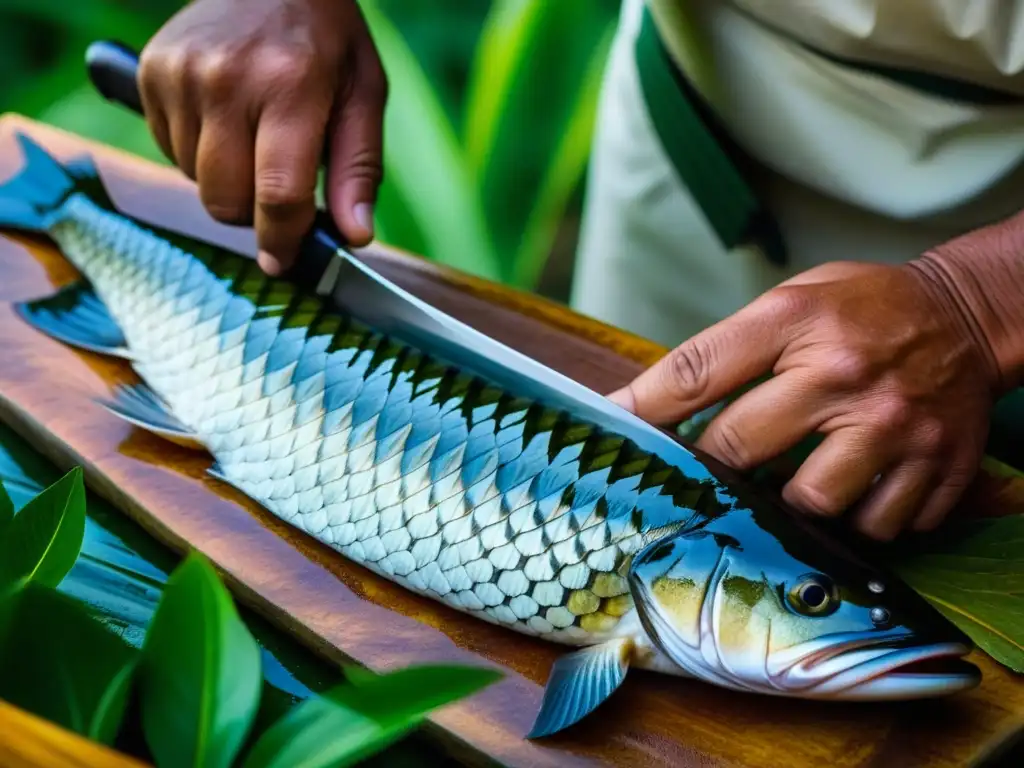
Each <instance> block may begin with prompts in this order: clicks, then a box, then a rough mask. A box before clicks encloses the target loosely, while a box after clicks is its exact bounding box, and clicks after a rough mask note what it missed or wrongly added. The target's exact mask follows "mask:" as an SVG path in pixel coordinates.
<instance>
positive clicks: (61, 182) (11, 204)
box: [0, 131, 113, 232]
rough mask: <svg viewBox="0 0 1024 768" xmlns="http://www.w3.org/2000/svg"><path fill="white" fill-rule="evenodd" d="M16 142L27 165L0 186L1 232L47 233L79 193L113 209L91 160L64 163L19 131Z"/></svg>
mask: <svg viewBox="0 0 1024 768" xmlns="http://www.w3.org/2000/svg"><path fill="white" fill-rule="evenodd" d="M15 138H16V139H17V141H18V144H19V145H20V146H21V150H22V153H23V155H24V157H25V162H24V164H23V165H22V167H21V170H20V171H18V173H16V174H15V175H14V176H13V177H12V178H10V179H8V180H7V181H5V182H3V183H0V228H3V229H17V230H21V231H23V232H46V231H47V229H48V227H49V225H50V224H51V223H52V221H53V218H54V215H55V214H57V212H58V211H59V210H60V208H61V206H62V205H63V204H64V202H65V201H66V200H67V199H68V198H69V197H70V196H71V195H72V194H73V193H74V192H78V191H82V192H87V193H88V195H89V197H90V199H92V200H93V202H95V203H98V204H100V205H102V206H104V207H108V208H109V207H113V206H112V205H111V204H110V198H109V196H108V195H107V193H106V190H105V189H104V187H103V182H102V180H101V179H100V177H99V174H98V173H97V171H96V168H95V166H94V165H93V163H92V160H91V159H89V158H88V157H85V158H77V159H75V160H72V161H70V162H68V163H61V162H60V161H59V160H58V159H57V158H55V157H54V156H53V155H51V154H50V153H49V152H47V151H46V150H45V149H43V148H42V147H41V146H40V145H39V144H37V143H36V142H35V141H33V140H32V139H30V138H29V137H28V136H26V135H25V134H24V133H21V132H20V131H18V132H16V133H15Z"/></svg>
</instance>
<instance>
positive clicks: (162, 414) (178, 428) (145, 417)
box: [98, 384, 206, 450]
mask: <svg viewBox="0 0 1024 768" xmlns="http://www.w3.org/2000/svg"><path fill="white" fill-rule="evenodd" d="M98 402H99V403H100V405H102V406H103V407H104V408H106V409H107V410H108V411H110V412H111V413H113V414H114V415H115V416H120V417H121V418H122V419H124V420H125V421H127V422H129V423H131V424H134V425H135V426H137V427H139V428H141V429H144V430H146V431H147V432H152V433H153V434H154V435H159V436H160V437H162V438H164V439H165V440H169V441H170V442H172V443H176V444H177V445H180V446H182V447H185V448H194V449H196V450H206V446H204V445H203V444H202V443H201V442H200V441H199V438H198V436H196V435H195V433H193V432H192V430H190V429H189V428H188V427H186V426H185V425H184V424H182V423H181V422H180V421H178V419H177V418H175V417H174V415H173V414H171V412H170V411H169V410H168V408H167V406H166V405H165V404H164V402H163V401H162V400H161V399H160V398H159V397H158V396H157V394H156V393H155V392H154V391H153V390H152V389H150V388H149V387H148V386H146V385H145V384H134V385H131V386H119V387H118V388H117V389H116V390H115V392H114V399H113V400H99V401H98Z"/></svg>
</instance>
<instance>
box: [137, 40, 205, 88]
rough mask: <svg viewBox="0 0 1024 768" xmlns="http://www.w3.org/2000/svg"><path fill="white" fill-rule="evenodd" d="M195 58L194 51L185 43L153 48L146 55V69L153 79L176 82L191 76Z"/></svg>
mask: <svg viewBox="0 0 1024 768" xmlns="http://www.w3.org/2000/svg"><path fill="white" fill-rule="evenodd" d="M196 59H197V55H196V53H195V51H193V50H192V49H191V48H189V47H188V46H187V45H169V46H166V47H162V48H154V49H153V50H151V51H148V56H147V57H146V62H147V70H148V71H149V72H150V73H151V77H152V78H154V79H161V80H168V81H172V82H177V81H181V80H184V79H185V78H187V77H190V76H191V74H192V70H193V68H194V66H195V63H196ZM140 69H141V63H140Z"/></svg>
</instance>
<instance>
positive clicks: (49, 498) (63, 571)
mask: <svg viewBox="0 0 1024 768" xmlns="http://www.w3.org/2000/svg"><path fill="white" fill-rule="evenodd" d="M84 536H85V483H84V482H83V481H82V469H81V467H75V468H74V469H72V470H71V471H70V472H68V473H67V474H66V475H64V477H62V478H61V479H60V480H58V481H57V482H56V483H54V484H53V485H51V486H50V487H49V488H47V489H46V490H45V491H43V492H42V493H40V494H39V495H38V496H36V497H35V498H34V499H32V501H30V502H29V503H28V504H26V505H25V506H24V508H23V509H22V510H21V511H20V512H19V513H18V514H17V515H15V516H14V519H13V520H12V521H11V522H10V523H9V524H8V525H7V526H5V531H4V536H3V540H2V541H0V585H10V584H13V583H17V582H21V583H24V582H28V581H38V582H39V583H40V584H43V585H45V586H48V587H56V586H57V585H58V584H60V582H61V581H62V580H63V579H64V577H65V576H66V575H67V573H68V571H70V570H71V568H72V566H73V565H74V564H75V560H77V559H78V553H79V552H80V551H81V548H82V540H83V538H84Z"/></svg>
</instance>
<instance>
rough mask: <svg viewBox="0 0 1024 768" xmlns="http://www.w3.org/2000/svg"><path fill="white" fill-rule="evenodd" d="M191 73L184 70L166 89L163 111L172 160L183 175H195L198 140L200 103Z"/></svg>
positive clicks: (192, 176) (191, 177) (164, 90)
mask: <svg viewBox="0 0 1024 768" xmlns="http://www.w3.org/2000/svg"><path fill="white" fill-rule="evenodd" d="M193 93H194V89H193V87H192V76H191V74H190V72H189V71H188V70H187V69H182V70H181V72H180V73H179V75H178V76H177V77H175V79H174V80H173V82H171V83H169V84H168V85H166V86H165V87H164V89H163V94H164V96H163V100H162V105H163V110H164V113H165V114H166V116H167V118H166V119H167V128H168V134H169V136H170V143H171V152H172V159H173V161H174V164H175V165H176V166H178V168H179V169H180V170H181V172H182V173H183V174H185V175H186V176H187V177H188V178H190V179H195V177H196V146H197V144H198V143H199V127H200V119H199V114H198V112H197V111H196V110H197V107H198V106H199V105H198V102H197V101H196V100H195V99H194V98H192V95H193Z"/></svg>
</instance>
